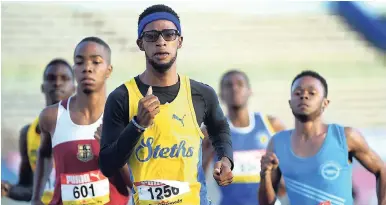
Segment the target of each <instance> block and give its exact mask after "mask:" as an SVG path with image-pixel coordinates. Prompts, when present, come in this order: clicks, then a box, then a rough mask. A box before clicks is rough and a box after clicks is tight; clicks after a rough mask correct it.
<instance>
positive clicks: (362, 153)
mask: <svg viewBox="0 0 386 205" xmlns="http://www.w3.org/2000/svg"><path fill="white" fill-rule="evenodd" d="M345 134H346V138H347V145H348V149H349V152H350V155H351V156H353V157H355V159H357V160H358V161H359V162H360V163H361V164H362V165H363V166H364V167H365V168H366V169H367V170H368V171H369V172H371V173H373V174H374V175H375V178H376V180H377V196H378V204H380V205H381V204H382V205H383V204H386V167H385V163H384V162H383V161H382V159H381V158H380V157H379V155H378V154H377V153H375V152H374V151H373V150H371V149H370V147H369V145H368V144H367V142H366V140H365V139H364V137H363V135H362V134H361V133H360V132H359V131H358V130H355V129H353V128H350V127H346V128H345Z"/></svg>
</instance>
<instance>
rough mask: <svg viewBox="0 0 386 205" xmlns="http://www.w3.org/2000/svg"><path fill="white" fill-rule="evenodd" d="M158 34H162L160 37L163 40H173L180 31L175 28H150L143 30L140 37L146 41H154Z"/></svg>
mask: <svg viewBox="0 0 386 205" xmlns="http://www.w3.org/2000/svg"><path fill="white" fill-rule="evenodd" d="M160 35H162V38H163V39H164V40H165V41H174V40H176V38H177V36H179V35H180V33H179V32H178V30H175V29H164V30H162V31H156V30H151V31H144V32H143V33H142V35H141V38H143V40H145V41H146V42H156V41H157V40H158V38H159V36H160Z"/></svg>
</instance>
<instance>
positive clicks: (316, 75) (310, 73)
mask: <svg viewBox="0 0 386 205" xmlns="http://www.w3.org/2000/svg"><path fill="white" fill-rule="evenodd" d="M306 76H309V77H313V78H316V79H318V80H319V81H320V82H321V83H322V85H323V88H324V97H327V95H328V85H327V81H326V79H324V77H322V76H321V75H320V74H319V73H317V72H315V71H312V70H305V71H302V72H301V73H299V74H298V75H297V76H296V77H295V78H294V79H293V80H292V83H291V87H292V86H293V85H294V83H295V81H296V80H298V79H299V78H302V77H306Z"/></svg>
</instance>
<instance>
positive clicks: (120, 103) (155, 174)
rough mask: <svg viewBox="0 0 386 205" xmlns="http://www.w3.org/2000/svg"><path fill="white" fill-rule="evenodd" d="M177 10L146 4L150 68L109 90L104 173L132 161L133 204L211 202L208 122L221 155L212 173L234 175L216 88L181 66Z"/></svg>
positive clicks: (142, 24)
mask: <svg viewBox="0 0 386 205" xmlns="http://www.w3.org/2000/svg"><path fill="white" fill-rule="evenodd" d="M181 34H182V33H181V26H180V20H179V17H178V15H177V14H176V13H175V12H174V11H173V10H172V9H171V8H169V7H167V6H165V5H154V6H151V7H149V8H147V9H146V10H145V11H144V12H143V13H142V14H141V15H140V16H139V21H138V40H137V44H138V47H139V49H140V50H142V51H144V52H145V56H146V70H145V71H144V72H143V73H142V74H140V75H138V76H136V77H135V78H133V79H132V80H130V81H128V82H127V83H125V84H123V85H121V86H120V87H118V88H117V89H116V90H114V91H113V92H112V93H111V94H110V95H109V97H108V99H107V102H106V106H105V117H104V120H103V129H102V139H101V147H102V148H101V152H100V160H99V162H100V166H101V170H102V172H103V173H104V174H105V175H106V176H110V175H112V174H114V173H116V172H117V170H118V169H119V168H121V167H122V166H123V165H125V164H126V163H127V162H128V163H129V167H130V171H131V176H132V181H133V182H134V187H133V202H134V204H135V205H139V204H140V205H145V204H146V205H149V204H184V205H199V204H201V205H207V204H210V202H209V201H208V199H207V196H206V184H205V175H204V171H203V168H202V163H201V160H202V154H201V144H202V139H203V137H204V135H203V133H202V132H201V130H200V126H199V125H201V123H202V122H204V123H205V124H206V126H207V128H208V132H209V133H210V136H212V141H213V144H214V146H215V149H216V151H217V155H218V156H219V158H218V159H219V161H218V162H217V163H216V166H215V169H214V172H213V175H214V178H215V179H216V180H217V182H218V183H219V185H222V186H224V185H228V184H230V183H231V182H232V171H231V169H232V164H233V163H232V155H233V153H232V145H231V140H230V136H229V125H228V123H227V120H226V118H225V116H224V114H223V112H222V110H221V108H220V105H219V102H218V99H217V96H216V93H215V91H214V90H213V89H212V88H211V87H209V86H208V85H205V84H202V83H199V82H197V81H194V80H191V79H189V78H188V77H186V76H184V75H181V74H178V73H177V70H176V69H177V65H176V59H177V50H178V49H179V48H181V46H182V40H183V38H182V36H181Z"/></svg>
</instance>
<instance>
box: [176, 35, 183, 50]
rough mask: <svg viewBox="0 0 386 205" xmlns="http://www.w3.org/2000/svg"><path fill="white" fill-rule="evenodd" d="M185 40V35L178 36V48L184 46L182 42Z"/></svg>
mask: <svg viewBox="0 0 386 205" xmlns="http://www.w3.org/2000/svg"><path fill="white" fill-rule="evenodd" d="M183 41H184V37H182V36H180V37H179V38H178V46H177V48H178V49H180V48H181V47H182V42H183Z"/></svg>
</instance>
